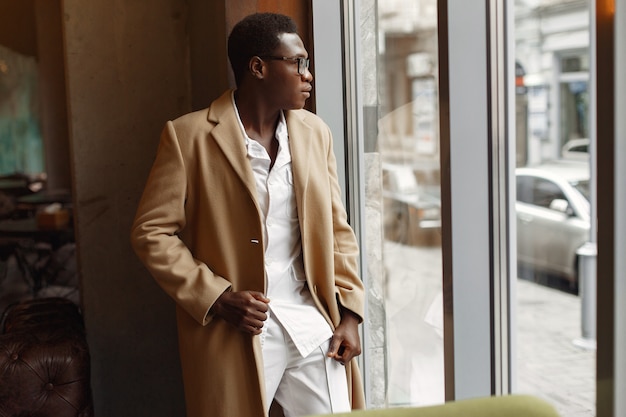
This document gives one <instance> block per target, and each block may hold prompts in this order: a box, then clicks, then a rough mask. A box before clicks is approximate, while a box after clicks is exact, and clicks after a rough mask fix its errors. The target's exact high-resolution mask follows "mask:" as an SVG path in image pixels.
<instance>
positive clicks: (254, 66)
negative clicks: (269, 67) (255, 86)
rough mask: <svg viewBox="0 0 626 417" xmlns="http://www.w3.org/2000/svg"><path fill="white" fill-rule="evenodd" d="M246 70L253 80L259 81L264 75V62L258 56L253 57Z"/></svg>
mask: <svg viewBox="0 0 626 417" xmlns="http://www.w3.org/2000/svg"><path fill="white" fill-rule="evenodd" d="M248 70H249V71H250V74H252V76H253V77H254V78H256V79H259V80H261V79H263V77H264V75H265V62H263V60H262V59H261V58H259V57H258V56H253V57H252V58H250V62H249V63H248Z"/></svg>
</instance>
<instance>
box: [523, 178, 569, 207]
mask: <svg viewBox="0 0 626 417" xmlns="http://www.w3.org/2000/svg"><path fill="white" fill-rule="evenodd" d="M555 199H563V200H567V197H565V194H564V193H563V191H562V190H561V188H560V187H559V186H558V185H557V184H555V183H554V182H552V181H549V180H546V179H544V178H536V177H531V176H525V175H521V176H518V177H517V201H520V202H523V203H528V204H533V205H536V206H540V207H545V208H550V203H552V201H554V200H555Z"/></svg>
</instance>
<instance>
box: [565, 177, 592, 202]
mask: <svg viewBox="0 0 626 417" xmlns="http://www.w3.org/2000/svg"><path fill="white" fill-rule="evenodd" d="M570 184H572V186H573V187H574V188H576V189H577V190H578V191H580V193H581V194H582V195H583V196H584V197H585V198H586V199H587V201H589V199H590V195H591V190H590V188H589V181H575V182H571V183H570Z"/></svg>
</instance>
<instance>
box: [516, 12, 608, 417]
mask: <svg viewBox="0 0 626 417" xmlns="http://www.w3.org/2000/svg"><path fill="white" fill-rule="evenodd" d="M514 4H515V8H514V17H513V19H512V20H513V21H514V22H515V29H514V30H515V32H514V43H515V51H514V53H515V61H516V62H517V63H518V65H520V66H521V67H523V70H524V75H523V77H522V80H521V83H520V82H518V83H517V84H521V85H523V86H524V87H525V88H524V89H519V88H518V89H517V95H516V100H515V102H516V109H515V113H516V115H517V117H516V128H515V131H516V132H517V134H518V137H517V138H515V141H516V144H517V148H516V149H517V176H516V187H517V191H516V193H517V203H518V204H517V205H516V210H515V212H516V213H515V214H516V216H517V223H516V225H517V231H516V236H517V237H516V242H515V243H516V253H517V267H518V268H517V270H518V278H517V280H516V291H515V295H514V299H513V300H511V302H512V304H513V305H514V306H515V308H514V310H515V311H516V316H515V320H514V322H513V323H514V325H513V326H514V328H513V332H514V334H515V338H514V340H515V341H516V344H515V347H514V351H515V352H516V356H515V358H514V363H515V364H516V365H515V366H516V369H515V372H513V375H514V376H515V379H514V381H513V387H515V388H514V391H515V392H519V393H527V394H532V395H537V396H539V397H543V398H544V399H547V400H548V401H549V402H551V403H553V404H554V405H555V407H556V408H557V410H558V411H559V412H560V413H561V415H564V416H574V415H575V416H580V417H592V416H595V410H596V405H595V389H596V387H595V332H594V329H593V328H590V327H588V326H587V325H586V324H587V323H589V322H590V320H591V321H593V318H592V317H591V315H593V314H595V305H593V304H590V302H591V301H590V300H591V299H592V298H593V297H589V295H587V296H586V297H583V294H582V293H581V291H580V288H582V287H584V286H585V285H584V284H588V283H595V276H593V274H594V272H593V268H584V267H582V268H581V262H588V261H589V258H587V257H586V256H587V255H586V254H585V253H584V252H581V250H582V249H583V248H585V247H587V246H588V244H589V243H590V242H591V241H592V240H593V236H592V234H591V222H592V218H591V216H590V215H589V212H590V210H589V205H590V204H591V205H593V204H594V203H593V201H591V199H590V195H591V192H590V191H591V190H590V187H591V184H593V177H592V174H591V166H590V157H589V155H590V145H591V143H592V142H593V140H594V137H593V136H594V135H593V134H592V133H593V132H592V131H591V130H590V128H589V125H590V120H591V116H592V113H593V111H594V109H593V108H592V107H590V103H591V100H590V95H591V94H592V91H591V90H590V86H591V85H592V84H591V82H590V73H589V71H590V67H593V62H594V60H593V58H592V53H591V51H590V44H591V43H590V23H591V14H590V10H591V7H592V2H590V1H575V0H555V1H529V0H515V2H514ZM531 172H532V174H530V173H531ZM522 173H523V175H522ZM583 197H584V198H583ZM519 203H526V204H519ZM547 209H551V210H547ZM594 212H595V210H593V209H592V210H591V213H594ZM584 265H588V264H584ZM593 285H594V287H593V290H594V292H595V284H593Z"/></svg>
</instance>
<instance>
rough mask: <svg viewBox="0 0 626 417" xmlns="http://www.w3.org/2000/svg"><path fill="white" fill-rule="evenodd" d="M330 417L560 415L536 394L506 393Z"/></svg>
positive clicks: (514, 416) (543, 416)
mask: <svg viewBox="0 0 626 417" xmlns="http://www.w3.org/2000/svg"><path fill="white" fill-rule="evenodd" d="M310 417H314V416H310ZM317 417H321V416H317ZM333 417H559V414H558V413H557V412H556V410H555V409H554V407H552V406H551V405H550V404H548V403H547V402H546V401H544V400H542V399H539V398H537V397H533V396H530V395H507V396H501V397H484V398H483V397H481V398H472V399H467V400H459V401H451V402H448V403H445V404H441V405H435V406H428V407H407V408H388V409H377V410H359V411H354V412H352V413H344V414H333Z"/></svg>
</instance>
